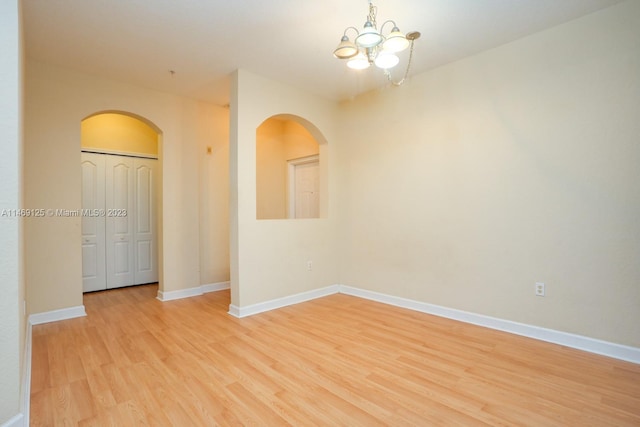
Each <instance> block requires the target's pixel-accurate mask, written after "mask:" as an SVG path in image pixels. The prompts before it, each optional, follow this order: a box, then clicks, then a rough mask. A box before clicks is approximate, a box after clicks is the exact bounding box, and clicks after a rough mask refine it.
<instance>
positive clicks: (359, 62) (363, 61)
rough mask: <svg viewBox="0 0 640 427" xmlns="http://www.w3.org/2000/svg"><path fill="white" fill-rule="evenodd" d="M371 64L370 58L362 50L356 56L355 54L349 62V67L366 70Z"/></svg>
mask: <svg viewBox="0 0 640 427" xmlns="http://www.w3.org/2000/svg"><path fill="white" fill-rule="evenodd" d="M369 65H371V64H370V63H369V59H368V58H367V56H366V55H365V54H364V53H362V52H359V53H358V54H357V55H356V56H354V57H353V58H351V59H350V60H349V61H348V62H347V67H349V68H351V69H352V70H364V69H367V68H369Z"/></svg>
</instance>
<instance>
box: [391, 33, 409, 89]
mask: <svg viewBox="0 0 640 427" xmlns="http://www.w3.org/2000/svg"><path fill="white" fill-rule="evenodd" d="M413 42H414V40H411V46H410V47H409V62H408V63H407V69H406V70H405V72H404V77H402V79H401V80H400V81H398V82H395V81H393V79H392V78H391V72H390V71H389V70H388V69H385V70H384V74H385V76H387V80H389V81H390V82H391V84H392V85H394V86H400V85H402V83H404V81H405V80H406V79H407V77H408V76H409V70H410V69H411V60H412V59H413Z"/></svg>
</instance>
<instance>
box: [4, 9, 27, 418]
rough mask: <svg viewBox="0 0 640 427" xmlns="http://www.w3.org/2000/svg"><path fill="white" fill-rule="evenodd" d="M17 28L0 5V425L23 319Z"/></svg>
mask: <svg viewBox="0 0 640 427" xmlns="http://www.w3.org/2000/svg"><path fill="white" fill-rule="evenodd" d="M20 28H21V26H20V16H19V4H18V2H17V1H15V0H11V1H4V2H1V3H0V52H2V62H0V148H1V151H2V155H1V156H0V289H1V290H2V298H1V299H0V424H4V423H5V422H7V421H8V420H10V419H12V418H13V417H16V416H20V415H19V414H20V409H21V408H20V379H21V376H20V373H21V372H22V370H21V362H22V355H23V342H24V336H23V331H24V327H25V321H24V319H25V316H24V313H23V310H22V299H21V296H22V295H23V293H24V290H23V287H24V285H23V283H22V282H21V272H20V265H21V260H20V258H21V253H20V221H21V219H20V216H19V215H18V214H16V211H17V210H18V209H19V208H20V207H21V205H20V189H21V184H20V181H21V179H20V174H21V167H20V150H21V105H22V102H21V99H20V97H21V86H22V80H21V77H22V76H21V56H22V53H21V40H20V38H21V33H20V31H21V29H20Z"/></svg>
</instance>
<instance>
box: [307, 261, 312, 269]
mask: <svg viewBox="0 0 640 427" xmlns="http://www.w3.org/2000/svg"><path fill="white" fill-rule="evenodd" d="M311 270H313V261H307V271H311Z"/></svg>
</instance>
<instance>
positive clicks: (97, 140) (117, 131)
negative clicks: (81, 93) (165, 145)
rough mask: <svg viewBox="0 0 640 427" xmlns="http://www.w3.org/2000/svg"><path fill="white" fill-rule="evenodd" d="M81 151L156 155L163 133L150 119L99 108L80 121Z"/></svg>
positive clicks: (125, 112) (145, 155)
mask: <svg viewBox="0 0 640 427" xmlns="http://www.w3.org/2000/svg"><path fill="white" fill-rule="evenodd" d="M80 133H81V139H80V140H81V147H82V149H83V150H89V151H93V150H95V151H100V152H107V153H116V154H117V153H124V154H132V155H140V156H144V157H155V158H157V157H158V154H159V144H160V141H161V136H162V132H161V130H160V128H159V127H158V126H156V125H155V124H154V123H153V122H151V121H150V120H148V119H146V118H145V117H142V116H140V115H137V114H134V113H130V112H127V111H117V110H107V111H99V112H96V113H93V114H90V115H89V116H87V117H85V118H84V119H82V121H81V128H80Z"/></svg>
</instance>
